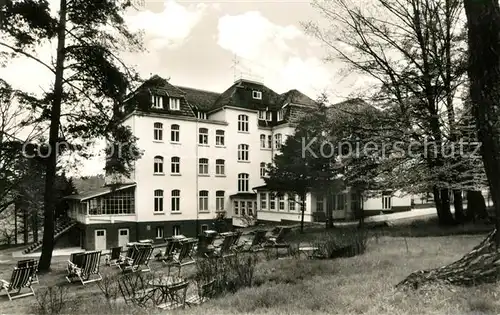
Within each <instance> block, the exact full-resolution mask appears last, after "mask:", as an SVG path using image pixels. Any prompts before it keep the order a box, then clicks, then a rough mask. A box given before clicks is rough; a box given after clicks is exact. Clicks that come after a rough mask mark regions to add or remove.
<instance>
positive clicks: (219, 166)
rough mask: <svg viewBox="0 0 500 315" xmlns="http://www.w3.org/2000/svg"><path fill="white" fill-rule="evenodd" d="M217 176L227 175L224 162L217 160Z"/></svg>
mask: <svg viewBox="0 0 500 315" xmlns="http://www.w3.org/2000/svg"><path fill="white" fill-rule="evenodd" d="M215 175H226V166H225V161H224V160H222V159H217V160H215Z"/></svg>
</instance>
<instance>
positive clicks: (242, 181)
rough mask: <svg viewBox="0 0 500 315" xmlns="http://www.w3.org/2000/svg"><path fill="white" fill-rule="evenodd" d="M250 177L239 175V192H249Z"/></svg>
mask: <svg viewBox="0 0 500 315" xmlns="http://www.w3.org/2000/svg"><path fill="white" fill-rule="evenodd" d="M248 177H249V175H248V174H247V173H240V174H238V191H239V192H247V191H248V186H249V185H248Z"/></svg>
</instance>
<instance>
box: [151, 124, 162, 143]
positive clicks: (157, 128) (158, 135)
mask: <svg viewBox="0 0 500 315" xmlns="http://www.w3.org/2000/svg"><path fill="white" fill-rule="evenodd" d="M153 129H154V131H153V139H154V140H155V141H162V140H163V124H162V123H158V122H156V123H154V124H153Z"/></svg>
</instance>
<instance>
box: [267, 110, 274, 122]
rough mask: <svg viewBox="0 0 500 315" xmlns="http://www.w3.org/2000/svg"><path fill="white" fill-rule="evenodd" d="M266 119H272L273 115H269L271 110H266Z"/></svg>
mask: <svg viewBox="0 0 500 315" xmlns="http://www.w3.org/2000/svg"><path fill="white" fill-rule="evenodd" d="M266 120H267V121H271V120H273V117H272V115H271V112H266Z"/></svg>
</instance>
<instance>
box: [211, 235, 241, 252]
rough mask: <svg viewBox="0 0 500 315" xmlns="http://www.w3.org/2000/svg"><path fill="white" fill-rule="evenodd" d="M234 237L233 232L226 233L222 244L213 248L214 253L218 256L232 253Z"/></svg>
mask: <svg viewBox="0 0 500 315" xmlns="http://www.w3.org/2000/svg"><path fill="white" fill-rule="evenodd" d="M235 237H236V235H235V234H231V235H227V236H226V237H224V240H223V241H222V244H221V245H220V246H219V247H218V248H216V249H215V253H214V254H215V255H216V256H218V257H228V256H232V255H234V253H233V252H232V250H233V248H232V246H233V244H234V238H235Z"/></svg>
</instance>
